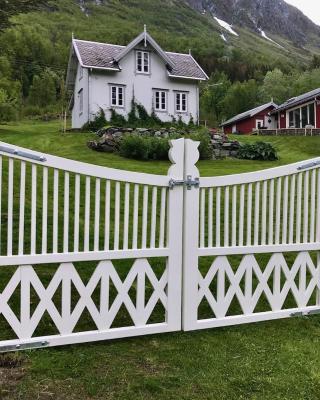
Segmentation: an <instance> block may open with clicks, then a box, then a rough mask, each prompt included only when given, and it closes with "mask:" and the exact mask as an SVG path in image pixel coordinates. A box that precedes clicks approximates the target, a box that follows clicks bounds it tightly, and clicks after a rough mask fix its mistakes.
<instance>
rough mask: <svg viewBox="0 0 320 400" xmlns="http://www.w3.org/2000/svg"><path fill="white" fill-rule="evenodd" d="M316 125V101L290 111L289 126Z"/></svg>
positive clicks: (303, 126)
mask: <svg viewBox="0 0 320 400" xmlns="http://www.w3.org/2000/svg"><path fill="white" fill-rule="evenodd" d="M307 125H311V126H315V110H314V103H311V104H308V105H306V106H303V107H299V108H296V109H295V110H292V111H289V128H305V127H306V126H307Z"/></svg>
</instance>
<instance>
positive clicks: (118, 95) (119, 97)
mask: <svg viewBox="0 0 320 400" xmlns="http://www.w3.org/2000/svg"><path fill="white" fill-rule="evenodd" d="M111 106H112V107H124V87H123V86H117V85H112V86H111Z"/></svg>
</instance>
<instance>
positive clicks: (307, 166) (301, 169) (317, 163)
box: [297, 161, 320, 171]
mask: <svg viewBox="0 0 320 400" xmlns="http://www.w3.org/2000/svg"><path fill="white" fill-rule="evenodd" d="M318 165H320V161H313V162H310V163H309V164H304V165H301V166H300V167H298V168H297V169H298V171H303V170H304V169H309V168H313V167H317V166H318Z"/></svg>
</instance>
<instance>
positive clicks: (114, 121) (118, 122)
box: [101, 108, 127, 128]
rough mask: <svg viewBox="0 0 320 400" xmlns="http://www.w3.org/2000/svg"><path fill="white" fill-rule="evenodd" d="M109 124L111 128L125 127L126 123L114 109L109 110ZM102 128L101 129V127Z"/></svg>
mask: <svg viewBox="0 0 320 400" xmlns="http://www.w3.org/2000/svg"><path fill="white" fill-rule="evenodd" d="M110 124H111V125H113V126H126V125H127V121H126V119H125V117H124V116H123V115H121V114H118V113H117V112H116V110H115V109H114V108H112V110H111V118H110ZM101 128H102V127H101Z"/></svg>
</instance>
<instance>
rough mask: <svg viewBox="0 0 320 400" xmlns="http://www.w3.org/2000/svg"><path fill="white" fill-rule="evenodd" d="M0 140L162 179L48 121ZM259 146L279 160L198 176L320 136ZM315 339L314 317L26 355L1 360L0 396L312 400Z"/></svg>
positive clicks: (154, 169)
mask: <svg viewBox="0 0 320 400" xmlns="http://www.w3.org/2000/svg"><path fill="white" fill-rule="evenodd" d="M0 138H1V141H4V142H7V143H12V144H16V145H20V146H23V147H27V148H32V149H35V150H39V151H42V152H48V153H52V154H55V155H59V156H63V157H68V158H72V159H77V160H81V161H85V162H91V163H96V164H99V165H105V166H110V167H113V168H125V169H128V170H132V171H143V172H149V173H159V174H165V173H166V171H167V169H168V167H169V163H167V162H139V161H132V160H130V161H128V160H125V159H123V158H121V157H119V156H116V155H110V154H100V153H95V152H93V151H91V150H89V149H88V148H87V147H86V141H87V140H88V139H90V138H92V135H91V134H67V135H65V136H61V134H59V133H58V124H57V123H56V122H51V123H46V124H44V123H35V122H33V123H30V122H28V123H23V124H19V125H6V126H0ZM240 140H241V141H246V142H247V141H256V140H260V138H256V137H241V138H240ZM264 140H267V141H269V142H272V143H273V144H274V145H275V146H276V148H277V149H278V152H279V156H280V160H279V161H277V162H273V163H265V162H250V161H241V160H223V161H201V162H199V165H198V166H199V169H200V172H201V175H202V176H211V175H222V174H232V173H241V172H247V171H252V170H259V169H262V168H269V167H273V166H278V165H283V164H287V163H291V162H295V161H299V160H304V159H309V158H313V157H316V156H319V153H320V146H319V143H320V138H310V137H301V138H300V137H299V138H296V137H294V138H287V137H286V138H281V137H277V138H264ZM86 268H87V267H86ZM90 269H91V266H90ZM44 273H45V274H47V271H46V270H45V271H44ZM1 276H2V277H3V276H4V275H1ZM0 286H1V287H2V283H1V282H0ZM1 290H2V289H1ZM1 322H2V321H1ZM0 327H2V325H1V324H0ZM2 333H3V328H1V334H2ZM319 342H320V319H319V318H318V317H317V316H314V317H310V318H297V319H287V320H282V321H272V322H264V323H258V324H250V325H243V326H234V327H229V328H219V329H212V330H207V331H197V332H178V333H172V334H163V335H154V336H145V337H139V338H133V339H123V340H114V341H110V342H101V343H95V344H83V345H77V346H68V347H63V348H52V349H43V350H37V351H27V352H23V353H19V354H18V355H9V356H8V355H6V356H3V357H0V399H26V400H29V399H58V400H60V399H61V400H62V399H67V398H68V399H90V400H91V399H94V400H96V399H101V400H102V399H143V400H144V399H150V398H152V399H156V400H157V399H185V400H189V399H190V400H191V399H192V400H193V399H195V400H197V399H201V400H202V399H210V400H211V399H212V400H215V399H217V400H224V399H225V400H236V399H245V400H247V399H250V400H256V399H259V400H260V399H262V400H264V399H267V400H269V399H270V400H271V399H272V400H274V399H288V400H289V399H290V400H291V399H314V400H316V399H319V397H320V374H319V371H320V361H319V360H320V346H319V345H320V343H319Z"/></svg>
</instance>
